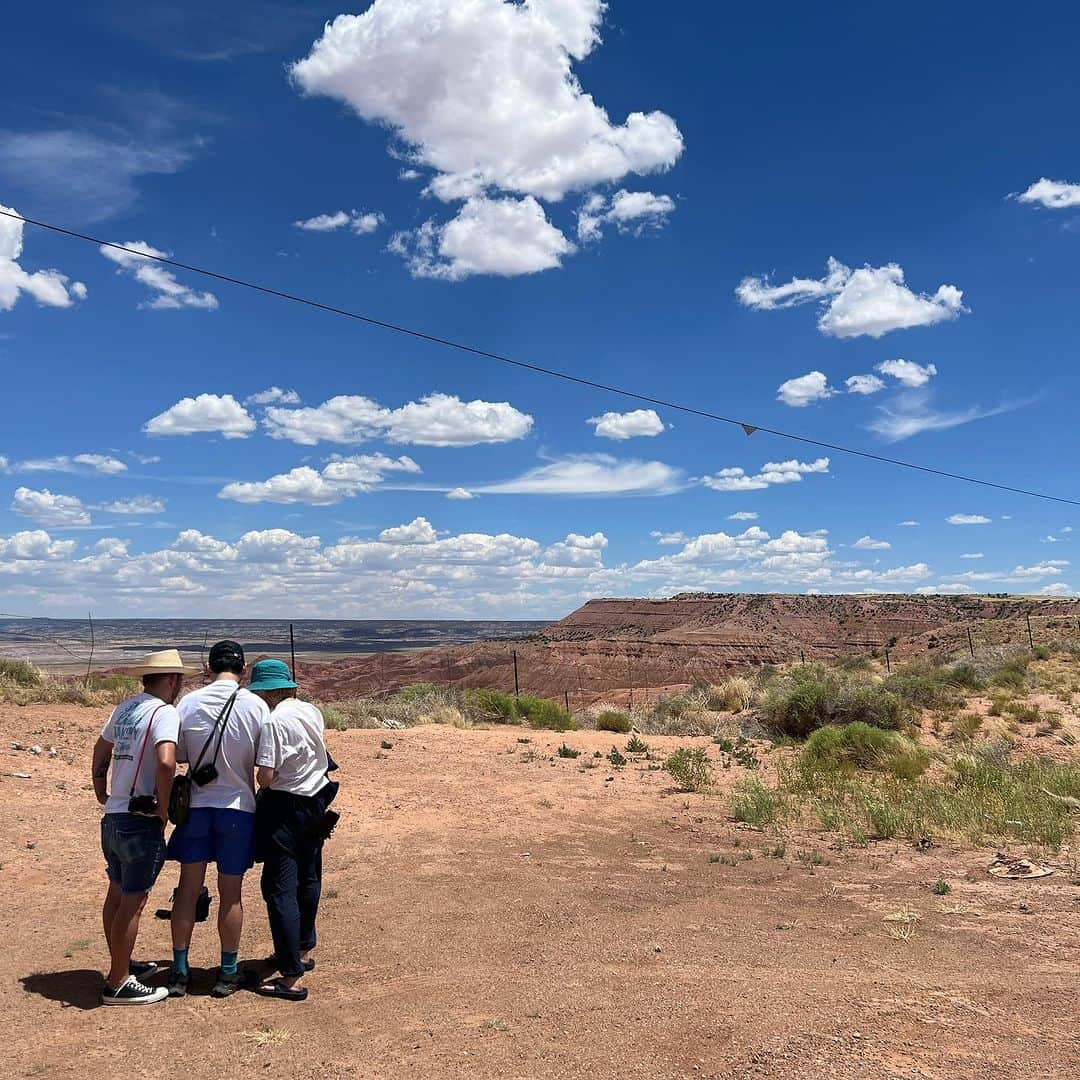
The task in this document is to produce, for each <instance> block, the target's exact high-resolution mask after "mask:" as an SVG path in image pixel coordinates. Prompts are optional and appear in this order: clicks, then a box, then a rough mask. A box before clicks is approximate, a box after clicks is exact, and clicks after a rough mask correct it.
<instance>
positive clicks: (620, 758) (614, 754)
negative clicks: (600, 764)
mask: <svg viewBox="0 0 1080 1080" xmlns="http://www.w3.org/2000/svg"><path fill="white" fill-rule="evenodd" d="M607 759H608V761H610V762H611V764H612V765H613V766H614V767H615V768H616V769H621V768H622V767H623V766H624V765H625V764H626V755H625V754H622V753H620V752H619V748H618V747H617V746H613V747H612V748H611V750H610V751H609V752H608V756H607Z"/></svg>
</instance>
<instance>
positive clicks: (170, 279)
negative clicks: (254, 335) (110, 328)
mask: <svg viewBox="0 0 1080 1080" xmlns="http://www.w3.org/2000/svg"><path fill="white" fill-rule="evenodd" d="M99 250H100V251H101V254H102V255H104V256H105V258H106V259H108V260H109V261H110V262H114V263H116V266H117V271H116V272H117V273H118V274H130V275H131V276H132V277H134V278H135V280H136V281H138V282H140V283H141V284H143V285H145V286H146V287H147V288H149V289H150V290H151V292H152V293H153V295H152V296H151V298H150V299H149V300H144V301H142V302H141V303H140V304H139V307H141V308H152V309H154V310H155V311H165V310H175V309H179V308H201V309H202V310H204V311H216V310H217V307H218V300H217V297H216V296H215V295H214V294H213V293H211V292H196V291H195V290H194V289H191V288H189V287H188V286H187V285H182V284H181V283H180V282H179V281H177V279H176V275H175V274H174V273H173V272H172V271H171V270H168V269H166V268H165V267H164V266H163V265H162V264H161V263H159V262H156V261H155V260H156V259H167V258H169V257H170V253H169V252H168V251H160V250H159V249H158V248H156V247H152V246H151V245H150V244H148V243H146V241H145V240H129V241H128V242H126V243H124V244H121V245H120V247H109V246H106V245H105V244H102V246H101V247H100V248H99Z"/></svg>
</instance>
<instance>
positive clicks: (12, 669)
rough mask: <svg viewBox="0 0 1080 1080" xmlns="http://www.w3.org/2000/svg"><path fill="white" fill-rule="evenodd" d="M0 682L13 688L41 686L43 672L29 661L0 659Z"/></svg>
mask: <svg viewBox="0 0 1080 1080" xmlns="http://www.w3.org/2000/svg"><path fill="white" fill-rule="evenodd" d="M0 680H2V681H4V682H6V683H11V684H12V685H13V686H24V687H29V686H40V685H41V672H40V671H38V669H37V668H36V667H34V665H33V664H31V663H30V661H29V660H6V659H4V658H3V657H0Z"/></svg>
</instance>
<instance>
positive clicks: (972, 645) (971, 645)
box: [967, 626, 975, 656]
mask: <svg viewBox="0 0 1080 1080" xmlns="http://www.w3.org/2000/svg"><path fill="white" fill-rule="evenodd" d="M967 636H968V652H969V653H971V655H972V656H974V655H975V642H974V641H972V640H971V627H970V626H969V627H968V628H967Z"/></svg>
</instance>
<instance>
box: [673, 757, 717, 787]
mask: <svg viewBox="0 0 1080 1080" xmlns="http://www.w3.org/2000/svg"><path fill="white" fill-rule="evenodd" d="M664 768H665V769H667V771H668V772H669V773H671V777H672V779H673V780H674V781H675V783H676V784H677V785H678V787H679V790H680V791H708V790H709V788H711V787H712V784H713V771H712V765H711V764H710V763H709V756H708V754H706V753H705V751H704V750H703V749H702V748H701V747H700V746H695V747H690V746H680V747H679V749H678V750H676V751H675V752H674V753H672V754H670V755H669V756H668V759H667V761H665V762H664Z"/></svg>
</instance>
